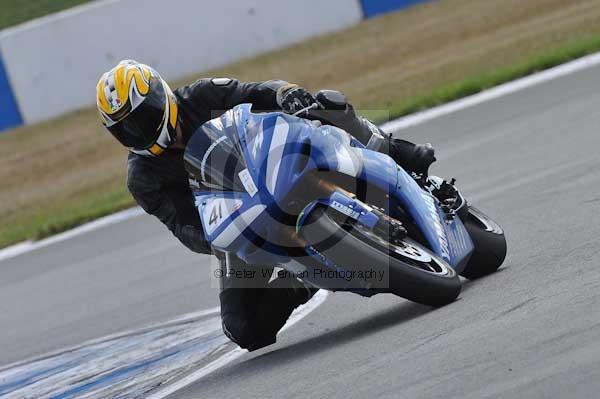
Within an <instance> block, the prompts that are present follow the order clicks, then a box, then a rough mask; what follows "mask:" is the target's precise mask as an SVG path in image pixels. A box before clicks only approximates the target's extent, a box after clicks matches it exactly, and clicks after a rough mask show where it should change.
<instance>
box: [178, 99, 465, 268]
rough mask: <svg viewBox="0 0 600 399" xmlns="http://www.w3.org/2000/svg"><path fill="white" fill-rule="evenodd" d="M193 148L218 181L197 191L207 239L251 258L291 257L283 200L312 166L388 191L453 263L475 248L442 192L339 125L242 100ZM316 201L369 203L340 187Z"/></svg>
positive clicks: (206, 175)
mask: <svg viewBox="0 0 600 399" xmlns="http://www.w3.org/2000/svg"><path fill="white" fill-rule="evenodd" d="M221 147H223V148H221ZM188 151H192V152H194V153H195V154H197V156H196V157H195V163H196V165H195V167H196V168H197V169H198V170H199V171H201V175H202V180H203V183H204V184H205V185H208V186H209V187H211V186H212V187H214V189H213V190H212V191H210V192H198V193H196V205H197V206H198V210H199V213H200V217H201V219H202V225H203V227H204V230H205V234H206V237H207V239H208V240H209V241H210V242H211V244H212V245H213V246H214V247H216V248H218V249H221V250H223V251H227V252H233V253H235V254H236V255H237V256H239V257H240V258H241V259H243V260H244V261H246V262H248V263H268V264H275V263H277V264H284V263H287V262H288V261H289V257H288V256H287V255H286V254H285V252H284V251H283V250H282V249H281V247H280V246H279V245H278V243H280V242H281V240H280V238H281V237H280V236H279V234H280V231H279V230H278V229H277V226H278V225H280V220H281V217H282V211H281V209H280V207H279V204H282V203H283V202H282V201H283V200H284V199H286V198H287V197H288V195H289V193H290V191H291V190H292V189H293V188H295V187H296V186H297V185H298V184H300V182H301V179H302V178H303V176H304V175H305V174H306V173H309V172H311V171H313V170H315V169H318V170H320V171H337V172H339V173H342V174H345V175H348V176H351V177H354V178H356V179H357V180H361V181H365V182H368V184H369V185H373V186H376V187H378V188H379V189H381V190H382V191H384V192H386V193H389V195H390V198H391V199H392V200H393V201H397V202H398V204H399V205H401V206H402V207H403V208H404V209H405V210H406V211H407V212H408V213H409V215H410V216H411V217H412V218H413V219H414V221H415V223H416V224H417V225H418V226H419V227H420V229H421V230H422V233H423V236H424V237H425V239H426V240H427V242H428V243H429V245H430V247H431V249H432V250H433V252H435V253H436V254H437V255H439V256H440V257H442V258H443V259H445V260H446V261H447V262H448V263H449V264H450V265H451V266H454V267H455V266H457V265H460V264H463V263H464V261H465V260H466V259H467V258H468V256H469V255H470V253H471V251H472V249H473V244H472V242H471V240H470V237H469V235H468V233H467V232H466V230H465V228H464V226H463V225H462V222H461V221H460V220H459V219H458V218H454V219H452V220H448V221H446V220H445V217H444V213H443V211H442V210H441V209H440V207H439V205H438V203H437V200H436V199H435V198H434V197H432V196H431V195H430V194H429V193H426V192H425V191H423V190H422V189H421V188H420V187H419V186H418V184H417V183H416V182H415V181H414V179H412V178H411V177H410V176H409V175H408V174H407V173H406V172H405V171H404V170H403V169H402V168H400V167H398V166H397V165H396V163H395V162H394V161H393V160H392V159H391V158H390V157H388V156H387V155H384V154H381V153H377V152H374V151H371V150H368V149H366V148H364V146H362V144H361V143H359V142H358V141H356V140H355V139H353V138H352V137H351V136H350V135H349V134H348V133H346V132H345V131H343V130H341V129H338V128H336V127H333V126H320V127H318V126H316V125H315V124H314V123H313V122H310V121H307V120H305V119H302V118H298V117H294V116H291V115H287V114H283V113H280V112H273V113H260V114H256V113H252V112H251V106H250V105H249V104H243V105H239V106H237V107H235V108H234V109H233V110H230V111H228V112H226V113H225V114H223V115H222V116H221V117H220V118H217V119H213V120H212V121H209V122H207V123H205V124H204V125H203V126H202V127H201V128H200V129H198V131H197V132H196V133H195V134H194V136H193V137H192V139H191V140H190V142H189V143H188V147H187V150H186V154H187V153H188ZM218 154H220V155H218ZM217 155H218V156H217ZM186 160H188V159H187V157H186ZM223 187H225V189H226V190H227V191H223ZM344 197H345V198H344ZM317 202H320V203H322V204H325V205H327V206H334V207H338V209H343V207H345V206H348V207H354V206H356V207H361V206H363V205H364V204H362V205H361V204H359V202H360V201H357V200H355V199H352V198H349V197H347V196H345V195H343V194H340V193H339V192H336V198H335V199H334V198H315V202H314V203H317ZM309 208H310V205H309V207H307V209H309ZM361 209H362V208H361ZM364 209H365V211H364V212H365V214H364V215H362V216H361V217H362V218H363V220H371V221H372V220H373V217H375V218H376V216H375V215H374V214H371V215H367V214H366V213H368V212H369V210H368V209H369V207H366V208H364ZM391 216H392V217H393V216H394V215H393V214H392V215H391ZM301 222H302V220H300V223H301ZM370 223H371V222H370ZM252 242H259V243H260V247H257V246H255V245H254V244H252Z"/></svg>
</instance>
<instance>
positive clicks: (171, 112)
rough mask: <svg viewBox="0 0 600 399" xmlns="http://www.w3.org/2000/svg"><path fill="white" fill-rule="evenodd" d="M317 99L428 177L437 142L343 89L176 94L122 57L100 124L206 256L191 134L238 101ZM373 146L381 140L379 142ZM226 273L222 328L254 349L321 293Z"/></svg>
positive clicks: (131, 174)
mask: <svg viewBox="0 0 600 399" xmlns="http://www.w3.org/2000/svg"><path fill="white" fill-rule="evenodd" d="M315 98H316V99H317V100H318V102H319V103H320V104H321V105H322V106H323V107H325V108H326V109H329V108H331V109H332V110H338V111H341V112H339V113H338V115H341V117H340V118H339V122H338V123H337V126H338V127H340V128H342V129H344V130H346V131H347V132H348V133H350V134H352V135H353V136H354V137H355V138H356V139H358V140H359V141H361V142H362V143H363V144H365V145H368V146H369V148H375V147H378V150H379V151H381V152H384V153H387V154H388V155H390V156H391V157H392V158H393V159H394V160H395V161H396V163H398V164H399V165H401V166H402V167H404V168H405V169H407V170H408V171H412V172H415V173H426V172H427V169H428V168H429V166H430V165H431V163H433V162H434V161H435V157H434V151H433V148H432V147H431V145H429V144H425V145H415V144H412V143H410V142H407V141H404V140H398V139H393V138H391V137H389V136H387V135H385V134H384V133H383V132H381V130H379V129H378V128H377V127H376V126H375V125H373V124H372V123H371V122H369V121H368V120H367V119H364V118H362V117H359V116H357V115H356V114H355V112H354V109H353V107H352V106H351V105H350V104H349V103H348V102H347V100H346V98H345V97H344V96H343V95H342V94H341V93H339V92H335V91H330V90H329V91H327V90H323V91H320V92H319V93H317V94H316V95H315V96H313V95H312V94H310V93H309V92H308V91H306V90H305V89H303V88H302V87H300V86H298V85H295V84H290V83H288V82H284V81H281V80H270V81H267V82H262V83H243V82H239V81H237V80H235V79H227V78H214V79H200V80H198V81H196V82H194V83H192V84H191V85H188V86H183V87H180V88H178V89H176V90H175V91H171V89H170V88H169V86H168V85H167V83H166V82H165V81H164V80H163V79H162V78H161V77H160V75H159V74H158V73H157V72H156V71H155V70H154V69H152V68H151V67H149V66H147V65H144V64H140V63H137V62H135V61H132V60H124V61H121V62H120V63H119V64H118V65H117V66H116V67H114V68H113V69H111V70H110V71H108V72H106V73H105V74H103V75H102V77H101V78H100V81H99V82H98V85H97V105H98V111H99V112H100V116H101V119H102V123H103V124H104V126H105V127H106V128H107V129H108V131H110V133H111V134H112V135H113V136H114V137H115V138H116V139H117V140H118V141H119V142H120V143H121V144H122V145H124V146H125V147H127V148H128V149H129V157H128V161H127V167H128V174H127V187H128V188H129V191H130V192H131V194H132V195H133V197H134V198H135V200H136V201H137V203H138V204H139V205H140V206H141V207H142V208H143V209H144V210H145V211H146V212H147V213H149V214H151V215H154V216H156V217H157V218H158V219H159V220H160V221H161V222H162V223H163V224H165V225H166V226H167V228H168V229H169V230H170V231H171V232H172V233H173V235H175V237H177V238H178V239H179V241H181V243H182V244H183V245H185V246H186V247H188V248H189V249H190V250H192V251H194V252H197V253H202V254H211V253H213V252H212V250H211V247H210V245H209V243H208V242H207V241H206V239H205V236H204V231H203V229H202V226H201V223H200V217H199V215H198V213H197V209H196V207H195V205H194V198H193V195H192V191H191V189H190V185H189V182H188V174H187V172H186V170H185V168H184V162H183V154H184V149H185V146H186V143H187V142H188V140H189V139H190V137H191V136H192V134H193V133H194V132H195V131H196V129H198V127H200V126H201V125H202V124H203V123H205V122H207V121H209V120H210V119H213V118H216V117H218V116H220V115H221V114H223V113H224V112H225V111H227V110H229V109H231V108H233V107H235V106H236V105H239V104H243V103H250V104H252V107H253V109H254V110H281V111H283V112H286V113H295V112H297V111H299V110H301V109H304V108H306V107H308V106H310V105H312V104H313V103H314V102H315ZM375 141H380V143H379V144H377V146H373V145H372V144H373V143H374V142H375ZM215 255H217V257H218V258H219V261H220V263H221V267H222V268H225V267H227V266H229V268H232V267H244V266H246V265H244V264H243V261H242V260H241V259H237V258H234V257H232V256H231V255H228V256H223V254H215ZM226 263H228V264H227V265H226ZM261 267H265V266H261ZM267 267H269V268H271V269H272V268H273V266H267ZM222 270H223V269H222ZM221 275H222V276H223V277H221V281H220V286H221V292H220V294H219V299H220V302H221V319H222V324H223V331H224V332H225V334H226V335H227V336H228V337H229V338H230V339H231V340H232V341H233V342H235V343H236V344H238V345H239V346H240V347H242V348H245V349H248V350H255V349H259V348H262V347H264V346H267V345H270V344H272V343H274V342H275V339H276V335H277V332H278V331H279V330H280V329H281V327H283V325H284V324H285V322H286V320H287V319H288V317H289V316H290V314H291V313H292V311H293V310H294V309H295V308H296V307H298V306H300V305H302V304H304V303H306V302H307V301H308V300H309V299H310V298H311V297H312V296H313V295H314V293H315V292H316V290H314V289H312V288H308V287H305V286H304V285H303V284H302V283H301V282H300V281H298V280H295V279H290V278H288V279H287V280H288V281H285V283H282V282H281V281H279V280H282V279H279V278H277V279H274V280H271V281H269V279H268V278H266V279H264V280H263V281H259V282H258V285H259V287H257V286H256V284H257V282H256V281H253V285H252V288H249V287H244V283H243V282H240V281H238V280H239V279H234V278H230V277H229V276H227V273H222V274H221ZM261 287H262V288H261ZM275 288H279V289H275Z"/></svg>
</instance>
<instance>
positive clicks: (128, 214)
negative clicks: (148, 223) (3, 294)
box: [0, 207, 144, 262]
mask: <svg viewBox="0 0 600 399" xmlns="http://www.w3.org/2000/svg"><path fill="white" fill-rule="evenodd" d="M142 214H144V211H143V210H142V208H140V207H135V208H131V209H126V210H124V211H121V212H117V213H113V214H112V215H109V216H105V217H102V218H100V219H96V220H94V221H93V222H89V223H86V224H82V225H81V226H79V227H75V228H74V229H71V230H67V231H65V232H64V233H60V234H57V235H54V236H52V237H48V238H45V239H43V240H40V241H25V242H21V243H19V244H15V245H12V246H10V247H6V248H4V249H0V262H1V261H3V260H6V259H10V258H14V257H15V256H19V255H21V254H24V253H26V252H31V251H34V250H36V249H40V248H44V247H47V246H48V245H52V244H56V243H59V242H61V241H66V240H69V239H71V238H73V237H76V236H78V235H81V234H84V233H88V232H90V231H94V230H98V229H100V228H102V227H106V226H110V225H111V224H116V223H120V222H123V221H125V220H129V219H131V218H133V217H136V216H140V215H142Z"/></svg>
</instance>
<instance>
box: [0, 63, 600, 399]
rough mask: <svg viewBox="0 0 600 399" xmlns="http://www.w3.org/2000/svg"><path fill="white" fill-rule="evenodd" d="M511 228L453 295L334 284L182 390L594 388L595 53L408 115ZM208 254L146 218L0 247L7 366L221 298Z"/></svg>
mask: <svg viewBox="0 0 600 399" xmlns="http://www.w3.org/2000/svg"><path fill="white" fill-rule="evenodd" d="M402 136H403V137H407V138H409V139H413V140H416V141H421V142H422V141H430V142H432V143H433V144H434V145H435V147H436V148H437V153H438V162H437V164H436V165H435V167H434V168H433V171H432V172H433V173H434V174H438V175H442V176H448V177H450V176H452V177H456V178H457V180H458V185H459V187H460V188H461V189H462V191H463V193H464V194H465V195H466V196H467V198H469V199H470V200H471V202H472V203H474V204H475V205H477V206H478V207H479V208H481V209H482V210H484V211H485V212H486V213H488V214H490V215H492V216H493V217H494V218H495V219H496V220H497V221H498V222H499V224H500V225H501V226H503V227H504V228H505V230H506V234H507V238H508V245H509V255H508V258H507V260H506V262H505V266H504V267H503V268H502V269H501V271H500V272H498V273H496V274H494V275H492V276H490V277H487V278H485V279H482V280H479V281H476V282H465V284H464V288H463V292H462V294H461V296H460V297H459V300H457V301H456V302H454V303H453V304H450V305H448V306H445V307H443V308H440V309H431V308H429V307H425V306H421V305H417V304H414V303H410V302H407V301H405V300H402V299H399V298H396V297H394V296H391V295H380V296H376V297H373V298H371V299H365V298H361V297H358V296H355V295H351V294H345V293H336V294H333V295H330V296H329V297H328V299H327V300H326V301H325V303H324V304H323V305H321V306H320V307H319V308H317V309H316V310H315V311H313V312H312V313H311V314H309V315H308V316H307V317H306V318H304V319H303V320H301V321H300V322H299V323H297V324H296V325H295V326H294V327H293V328H291V329H289V330H288V331H286V332H284V333H282V334H281V335H280V336H279V339H278V343H277V344H276V345H273V346H271V347H269V348H265V349H263V350H260V351H258V352H254V353H249V354H245V355H243V356H241V357H239V358H238V359H236V360H234V361H233V362H231V363H229V364H228V365H226V366H224V367H222V368H221V369H219V370H217V371H215V372H214V373H212V374H210V375H208V376H207V377H204V378H202V379H200V380H198V381H197V382H196V383H194V384H191V385H189V386H188V387H186V388H184V389H182V390H180V391H178V392H176V393H174V394H173V395H171V396H170V397H173V398H208V397H220V398H251V397H256V398H266V397H274V398H293V397H302V398H304V397H310V398H320V397H327V398H338V397H339V398H348V397H351V398H352V397H356V398H363V397H379V398H382V397H383V398H399V397H402V398H437V397H439V398H442V397H443V398H449V397H461V398H488V397H489V398H496V397H498V398H506V397H509V398H512V397H524V398H565V397H569V398H587V397H597V393H598V392H600V311H599V308H600V270H599V267H600V262H599V256H600V240H599V235H600V173H599V170H600V155H599V150H600V67H594V68H591V69H587V70H584V71H580V72H578V73H576V74H573V75H569V76H566V77H562V78H559V79H557V80H553V81H550V82H547V83H544V84H542V85H538V86H534V87H531V88H528V89H526V90H523V91H520V92H517V93H514V94H511V95H508V96H505V97H502V98H499V99H496V100H493V101H490V102H486V103H483V104H480V105H477V106H474V107H471V108H468V109H466V110H463V111H460V112H457V113H453V114H451V115H447V116H444V117H441V118H438V119H435V120H432V121H429V122H427V123H425V124H422V125H419V126H416V127H413V128H409V129H407V130H405V131H403V132H402ZM207 262H209V260H208V258H207V257H202V256H198V255H194V254H192V253H189V252H188V251H186V250H185V249H183V248H181V247H180V246H179V244H178V243H177V242H176V241H175V240H174V239H172V238H171V237H170V235H169V233H168V232H167V231H166V230H165V229H164V228H162V226H160V225H159V224H158V222H155V221H154V220H153V219H151V218H150V217H140V218H134V219H132V220H129V221H126V222H123V223H120V224H118V225H114V226H109V227H106V228H102V229H99V230H97V231H94V232H92V233H87V234H85V235H82V236H78V237H76V238H74V239H71V240H69V241H66V242H62V243H59V244H55V245H52V246H49V247H46V248H43V249H39V250H36V251H33V252H29V253H26V254H24V255H20V256H18V257H16V258H13V259H9V260H5V261H2V262H0V310H1V311H0V326H1V327H2V333H1V334H0V365H2V364H7V363H10V362H13V361H17V360H21V359H24V358H26V357H30V356H38V355H41V354H43V353H46V352H48V351H52V350H58V349H60V348H64V347H66V346H70V345H76V344H79V343H81V342H83V341H84V340H88V339H92V338H96V337H100V336H104V335H107V334H111V333H116V332H119V331H122V330H125V329H130V328H137V327H142V326H145V325H147V324H150V323H154V322H161V321H164V320H166V319H170V318H173V317H175V316H177V315H180V314H183V313H187V312H193V311H196V310H200V309H206V308H211V307H214V306H216V305H218V302H217V291H216V290H215V289H211V288H209V286H210V272H209V271H208V270H209V269H208V267H207V266H206V263H207Z"/></svg>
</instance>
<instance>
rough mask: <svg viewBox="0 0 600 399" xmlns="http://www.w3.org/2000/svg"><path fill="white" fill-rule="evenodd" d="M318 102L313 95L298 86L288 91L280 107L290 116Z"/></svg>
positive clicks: (282, 97)
mask: <svg viewBox="0 0 600 399" xmlns="http://www.w3.org/2000/svg"><path fill="white" fill-rule="evenodd" d="M315 102H316V100H315V98H314V97H313V95H312V94H310V93H309V92H308V91H307V90H306V89H304V88H302V87H300V86H297V87H293V88H290V89H288V90H287V91H285V92H284V93H283V95H282V96H281V100H280V103H279V106H280V107H281V109H282V110H283V112H285V113H288V114H295V113H296V112H298V111H300V110H302V109H305V108H307V107H310V106H311V105H312V104H314V103H315Z"/></svg>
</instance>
